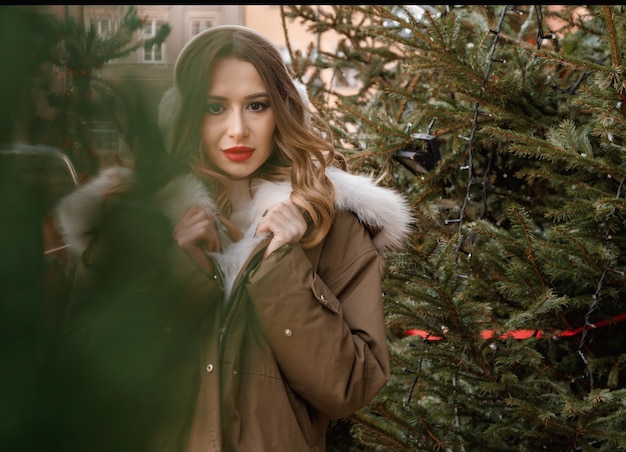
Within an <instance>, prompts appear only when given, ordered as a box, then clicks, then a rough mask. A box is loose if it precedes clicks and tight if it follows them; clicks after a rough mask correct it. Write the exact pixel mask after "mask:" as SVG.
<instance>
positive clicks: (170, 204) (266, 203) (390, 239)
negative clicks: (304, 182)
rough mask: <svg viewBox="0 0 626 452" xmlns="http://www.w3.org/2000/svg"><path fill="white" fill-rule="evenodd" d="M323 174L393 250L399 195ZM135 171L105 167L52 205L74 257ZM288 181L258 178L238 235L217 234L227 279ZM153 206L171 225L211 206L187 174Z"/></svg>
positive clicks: (401, 211)
mask: <svg viewBox="0 0 626 452" xmlns="http://www.w3.org/2000/svg"><path fill="white" fill-rule="evenodd" d="M326 174H327V176H328V177H329V179H330V180H331V181H332V183H333V185H334V187H335V192H336V198H335V206H336V208H337V210H340V211H351V212H353V213H354V214H355V215H356V216H357V217H358V218H359V220H360V221H361V223H363V224H364V225H365V226H366V227H367V228H368V229H369V230H370V232H371V234H372V236H373V241H374V245H375V246H376V248H377V249H378V250H379V251H380V252H381V253H383V254H384V253H385V252H386V251H388V250H392V249H399V248H400V247H401V246H402V245H403V243H404V241H405V240H406V238H407V237H408V234H409V231H410V225H411V223H412V222H413V218H412V216H411V213H410V207H409V205H408V204H407V201H406V200H405V198H404V197H403V196H402V195H400V194H399V193H398V192H396V191H395V190H393V189H390V188H386V187H382V186H379V185H377V184H376V182H375V181H374V180H373V179H372V178H370V177H368V176H365V175H359V174H350V173H348V172H345V171H343V170H341V169H339V168H334V167H329V168H327V170H326ZM134 179H135V174H134V173H133V172H132V171H131V170H129V169H128V168H123V167H110V168H107V169H105V170H103V171H102V172H101V173H100V174H98V175H97V176H96V177H94V178H93V179H92V180H90V181H89V182H87V183H86V184H85V185H83V186H81V187H79V188H78V189H77V190H75V191H74V192H73V193H72V194H70V195H68V196H67V197H65V198H64V199H63V200H61V202H60V204H59V206H58V208H57V211H56V213H57V215H56V220H57V225H58V227H59V231H60V232H61V234H62V235H63V237H64V239H65V243H67V245H68V247H69V249H70V252H71V253H72V254H73V255H80V254H81V253H82V252H83V251H84V250H85V249H86V248H87V245H88V244H89V240H90V236H89V232H90V231H91V230H92V229H93V227H94V226H96V225H97V224H98V222H99V221H100V218H101V215H102V213H103V201H104V198H103V193H106V192H107V190H108V189H110V188H112V187H113V186H115V185H117V184H120V183H132V182H133V181H134ZM290 193H291V184H290V183H288V182H272V181H262V182H260V183H259V184H258V186H257V187H256V194H255V197H254V199H253V201H252V205H251V208H250V209H249V217H248V221H249V225H250V226H249V227H248V229H247V230H246V231H244V238H243V239H242V240H241V241H239V242H237V243H232V244H231V243H230V242H229V241H228V239H227V237H226V235H225V234H222V239H223V243H225V244H226V245H225V246H223V252H222V253H219V254H217V253H216V254H215V256H214V257H215V258H216V259H217V260H218V262H219V263H220V266H221V267H222V269H223V270H224V271H225V273H226V274H227V275H231V279H232V278H234V275H236V274H237V272H238V271H239V269H241V267H242V265H243V264H244V263H245V260H246V259H247V258H248V256H249V254H250V252H251V250H252V249H253V248H255V247H256V246H257V245H258V244H259V242H260V241H262V240H263V239H265V237H255V234H254V232H255V229H256V226H257V224H258V222H259V221H260V219H261V217H262V214H263V212H264V211H265V210H266V209H267V208H268V207H270V206H271V205H273V204H274V203H277V202H280V201H284V200H286V199H288V197H289V195H290ZM152 202H153V204H154V206H155V207H156V208H157V209H158V210H159V211H161V212H162V213H163V214H164V215H165V216H166V217H167V218H168V219H169V220H170V221H171V223H172V225H174V224H176V223H177V222H178V220H179V219H180V218H181V217H182V215H183V214H184V213H185V212H186V211H187V210H188V209H189V208H190V207H191V206H192V205H194V204H197V205H200V206H202V207H204V208H206V209H207V210H209V211H214V210H215V209H216V204H215V202H214V201H213V199H212V198H211V196H210V194H209V192H208V191H207V188H206V187H205V185H204V184H203V183H202V181H201V180H200V179H199V178H198V177H196V176H195V175H193V174H187V175H183V176H179V177H177V178H175V179H173V180H172V181H171V182H169V183H168V184H167V185H165V186H164V187H163V188H161V189H160V190H159V191H158V192H157V193H156V195H155V197H154V199H153V200H152Z"/></svg>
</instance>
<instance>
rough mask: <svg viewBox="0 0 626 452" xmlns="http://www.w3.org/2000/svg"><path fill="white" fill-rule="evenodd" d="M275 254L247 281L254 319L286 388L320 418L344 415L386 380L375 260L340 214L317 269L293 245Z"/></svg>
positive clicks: (354, 225) (363, 237)
mask: <svg viewBox="0 0 626 452" xmlns="http://www.w3.org/2000/svg"><path fill="white" fill-rule="evenodd" d="M286 248H288V247H286ZM278 251H283V252H282V253H274V254H277V255H276V256H275V257H274V255H272V256H270V257H269V258H268V259H266V260H265V261H263V262H262V263H261V265H260V266H259V267H258V268H257V270H256V271H255V272H254V273H253V275H252V277H251V279H250V281H249V286H248V293H249V295H250V298H251V300H252V302H253V304H254V306H255V309H256V311H257V315H258V317H259V321H260V323H261V325H262V328H263V330H264V332H265V334H266V336H267V339H268V341H269V343H270V344H271V347H272V350H273V353H274V355H275V357H276V360H277V362H278V365H279V367H280V369H281V372H282V373H283V375H284V377H285V379H286V381H287V383H288V385H289V386H290V387H291V388H292V389H293V390H294V391H295V392H296V393H298V394H299V395H300V396H301V397H303V398H304V399H306V400H307V401H308V402H309V403H310V404H311V405H312V406H313V407H315V408H316V409H317V410H319V411H320V412H322V413H324V414H325V415H326V416H328V417H330V418H340V417H344V416H347V415H349V414H350V413H353V412H355V411H357V410H359V409H360V408H362V407H363V406H365V405H366V404H368V403H369V402H370V401H371V400H372V399H373V398H374V396H375V395H376V394H377V393H378V392H379V391H380V389H381V388H382V387H383V386H384V385H385V383H386V382H387V381H388V379H389V354H388V348H387V340H386V328H385V322H384V313H383V302H382V291H381V277H382V274H381V269H382V263H381V256H380V255H379V253H378V251H377V250H376V248H375V247H374V245H373V244H372V240H371V238H370V236H369V234H368V232H367V231H366V230H365V228H364V227H363V226H362V225H361V224H360V223H359V222H358V221H357V220H356V217H354V216H353V215H351V214H345V213H344V214H339V215H338V217H337V219H336V221H335V224H334V225H333V228H331V231H330V232H329V234H328V236H327V238H326V239H325V241H324V245H323V249H322V251H321V253H322V254H321V257H320V263H319V265H318V267H317V271H314V269H313V268H312V265H311V262H310V261H309V260H308V259H307V257H306V254H305V252H304V250H303V249H302V248H301V247H300V246H299V245H295V246H291V247H290V248H288V249H284V250H283V249H281V250H278Z"/></svg>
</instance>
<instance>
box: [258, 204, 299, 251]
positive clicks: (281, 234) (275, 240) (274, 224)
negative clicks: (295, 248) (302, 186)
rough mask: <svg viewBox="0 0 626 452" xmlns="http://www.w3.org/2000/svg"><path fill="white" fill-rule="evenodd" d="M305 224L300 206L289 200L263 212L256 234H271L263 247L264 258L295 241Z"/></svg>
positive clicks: (297, 239)
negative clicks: (270, 237)
mask: <svg viewBox="0 0 626 452" xmlns="http://www.w3.org/2000/svg"><path fill="white" fill-rule="evenodd" d="M306 229H307V224H306V221H305V219H304V215H302V212H301V211H300V208H299V207H298V206H297V205H295V204H294V203H293V201H291V200H287V201H283V202H279V203H277V204H274V205H273V206H272V207H270V208H269V209H268V210H267V211H265V213H264V214H263V218H262V219H261V221H260V222H259V224H258V226H257V227H256V234H257V235H262V234H264V233H270V234H272V240H271V241H270V244H269V245H268V246H267V248H266V249H265V254H264V255H263V257H264V258H266V257H267V256H269V255H270V254H272V253H273V252H274V250H277V249H278V248H280V247H281V246H283V245H285V244H286V243H297V242H299V241H300V239H302V237H303V236H304V233H305V232H306Z"/></svg>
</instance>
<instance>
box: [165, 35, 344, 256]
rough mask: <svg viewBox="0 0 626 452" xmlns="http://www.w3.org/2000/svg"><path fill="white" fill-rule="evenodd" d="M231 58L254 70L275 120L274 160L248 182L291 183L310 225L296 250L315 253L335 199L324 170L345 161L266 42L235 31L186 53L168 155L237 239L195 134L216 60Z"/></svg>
mask: <svg viewBox="0 0 626 452" xmlns="http://www.w3.org/2000/svg"><path fill="white" fill-rule="evenodd" d="M231 57H234V58H237V59H240V60H242V61H246V62H249V63H252V64H253V65H254V67H255V68H256V70H257V71H258V73H259V75H260V77H261V78H262V79H263V82H264V83H265V86H266V87H267V91H268V94H269V99H270V104H271V106H272V110H273V112H274V115H275V119H276V129H275V131H274V150H273V153H272V155H271V156H270V158H269V159H268V160H267V161H266V162H265V163H264V164H263V165H262V166H261V167H260V168H259V169H258V170H257V171H256V172H255V174H253V175H252V176H251V177H258V178H261V179H266V180H273V181H285V180H286V181H290V182H291V185H292V187H293V192H292V194H291V199H292V200H293V202H294V203H295V204H296V205H298V206H299V207H300V208H301V209H302V210H303V212H304V213H305V217H306V219H307V222H308V223H309V227H308V229H307V232H306V234H305V235H304V237H303V239H302V241H301V243H302V245H303V246H304V247H312V246H314V245H316V244H318V243H319V242H320V241H321V240H322V239H323V238H324V236H325V235H326V233H327V232H328V230H329V228H330V226H331V224H332V222H333V219H334V214H335V209H334V199H335V192H334V188H333V185H332V183H331V182H330V180H329V179H328V177H327V176H326V172H325V169H326V167H327V166H328V165H336V166H339V167H344V168H345V166H344V163H345V162H344V159H343V156H342V155H341V154H340V153H338V152H336V151H335V148H334V144H333V138H332V131H331V129H330V128H329V127H328V125H327V124H326V123H325V122H324V121H322V120H321V118H319V117H318V116H317V115H316V114H315V113H314V112H313V111H311V110H310V108H309V106H308V105H307V104H306V103H305V101H304V100H303V98H302V97H301V95H300V93H299V92H298V89H297V88H296V86H295V84H294V81H293V79H292V77H291V75H290V73H289V70H288V68H287V67H286V66H285V64H284V63H283V60H282V57H281V55H280V53H279V51H278V50H277V49H276V47H275V46H274V45H273V44H272V43H271V42H270V41H269V40H268V39H267V38H265V37H264V36H263V35H261V34H259V33H257V32H256V31H253V30H250V29H247V28H245V27H240V26H228V27H217V28H215V29H211V30H208V31H206V32H204V33H203V34H201V35H199V36H197V37H196V38H194V40H192V41H190V42H189V43H188V44H187V45H186V46H185V48H184V49H183V50H182V52H181V54H180V56H179V57H178V61H177V63H176V67H175V74H174V77H175V83H176V87H177V89H178V91H179V93H180V96H181V104H180V107H179V108H178V109H177V111H178V114H177V115H176V117H175V118H174V120H173V124H172V129H171V130H170V131H169V136H170V140H169V142H170V143H171V149H170V153H171V156H172V158H173V159H174V160H175V161H181V162H186V163H187V164H188V165H189V167H190V169H191V171H192V172H194V173H195V174H196V175H198V176H199V177H201V178H202V179H203V180H204V181H205V183H206V184H207V185H208V187H209V189H210V191H211V194H212V196H213V197H214V199H215V201H216V202H217V204H218V206H219V207H220V211H221V215H220V216H221V218H222V220H223V221H224V223H225V224H226V226H227V228H228V229H229V230H231V235H235V236H236V235H237V232H236V231H235V232H233V231H232V228H233V225H232V223H230V222H229V221H228V218H229V217H230V215H231V212H232V205H231V202H230V193H229V191H228V184H227V179H226V177H225V176H224V175H223V174H221V173H220V172H219V171H218V170H217V169H216V168H215V167H214V166H213V165H212V164H211V162H210V161H209V160H208V158H207V156H206V152H205V151H204V146H203V143H202V138H201V132H200V130H201V124H202V120H203V116H204V114H205V110H204V107H205V94H206V89H207V87H208V86H209V84H210V82H211V76H212V74H213V68H214V67H215V64H216V62H217V61H218V60H220V59H222V58H231ZM240 236H241V233H240V232H239V237H240ZM234 238H237V237H234Z"/></svg>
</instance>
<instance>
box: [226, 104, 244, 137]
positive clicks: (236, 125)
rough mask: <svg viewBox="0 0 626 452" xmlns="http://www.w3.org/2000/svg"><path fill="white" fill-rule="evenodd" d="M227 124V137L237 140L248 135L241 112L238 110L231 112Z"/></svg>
mask: <svg viewBox="0 0 626 452" xmlns="http://www.w3.org/2000/svg"><path fill="white" fill-rule="evenodd" d="M231 112H232V113H231V115H230V118H229V124H228V135H229V136H230V137H232V138H234V139H236V140H239V139H241V138H243V137H245V136H247V135H248V127H247V125H246V120H245V118H244V114H243V111H241V110H239V109H233V110H231Z"/></svg>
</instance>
